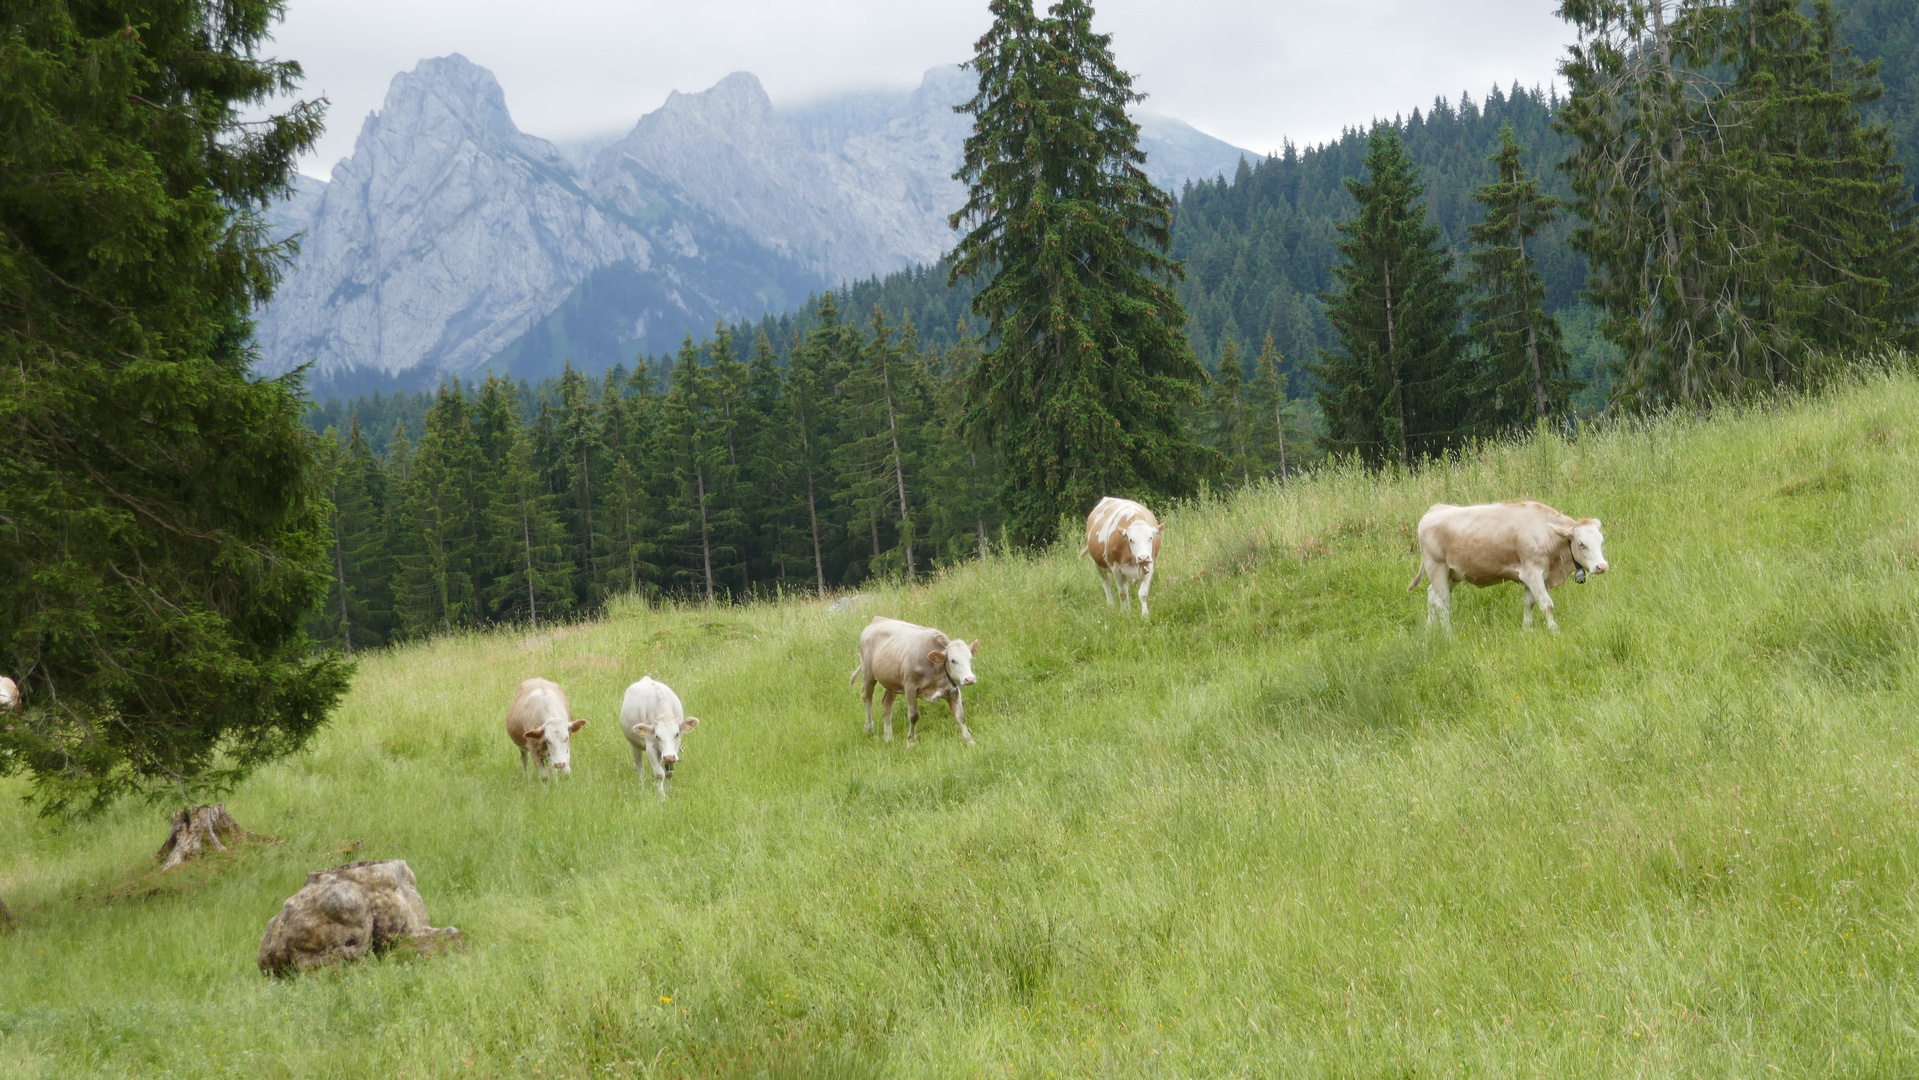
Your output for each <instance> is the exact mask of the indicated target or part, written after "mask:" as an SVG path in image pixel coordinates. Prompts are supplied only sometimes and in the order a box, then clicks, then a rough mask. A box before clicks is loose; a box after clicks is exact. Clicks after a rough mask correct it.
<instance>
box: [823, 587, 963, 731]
mask: <svg viewBox="0 0 1919 1080" xmlns="http://www.w3.org/2000/svg"><path fill="white" fill-rule="evenodd" d="M977 652H979V641H978V640H975V641H974V642H973V643H972V644H971V645H968V644H967V643H966V642H965V641H964V640H963V639H960V638H948V637H947V636H946V635H945V634H942V633H940V632H939V631H938V630H935V629H933V628H932V627H930V626H915V625H913V624H912V623H910V622H901V621H900V620H898V619H889V618H887V617H886V616H884V615H875V616H873V621H872V622H870V623H867V624H866V629H864V630H862V631H860V666H859V667H856V668H854V669H853V677H852V678H851V679H850V680H848V682H849V684H850V685H854V686H857V685H859V681H860V679H861V677H862V676H863V677H865V679H866V688H865V689H864V690H862V691H861V693H860V696H861V697H862V698H864V699H865V701H866V733H867V734H868V735H871V734H873V684H875V683H878V684H879V685H881V686H884V687H886V700H885V701H884V702H883V703H882V707H883V709H884V711H885V713H886V741H887V742H892V741H893V699H894V698H897V697H898V696H900V695H901V694H904V695H906V719H907V727H906V745H908V746H912V745H913V743H914V742H915V740H917V739H918V737H919V727H920V699H921V698H931V699H933V700H938V699H940V698H945V699H946V703H947V705H949V706H951V707H952V710H953V722H954V723H956V724H958V725H959V729H960V738H962V739H965V740H966V741H967V743H969V744H970V743H972V741H973V733H972V732H970V731H968V730H966V705H965V703H964V702H962V701H961V700H960V693H961V689H962V688H963V687H968V686H971V685H973V684H974V683H976V682H978V681H979V680H978V679H976V678H974V677H973V654H974V653H977Z"/></svg>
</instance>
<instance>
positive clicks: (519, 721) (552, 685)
mask: <svg viewBox="0 0 1919 1080" xmlns="http://www.w3.org/2000/svg"><path fill="white" fill-rule="evenodd" d="M572 717H573V708H572V706H571V705H569V704H568V703H567V700H566V692H565V691H563V690H561V689H560V685H559V684H558V683H556V682H553V681H552V680H550V679H538V678H535V679H528V680H526V681H525V682H523V683H521V684H520V687H519V689H518V690H517V691H516V692H515V693H514V695H513V707H512V708H510V709H508V710H507V713H506V733H507V734H508V735H510V736H512V738H513V741H514V742H515V743H516V744H519V745H521V746H524V745H526V733H527V732H529V731H535V730H538V729H539V728H540V727H542V726H544V725H545V724H546V722H547V721H548V720H571V719H572Z"/></svg>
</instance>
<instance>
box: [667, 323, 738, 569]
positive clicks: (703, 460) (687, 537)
mask: <svg viewBox="0 0 1919 1080" xmlns="http://www.w3.org/2000/svg"><path fill="white" fill-rule="evenodd" d="M711 384H712V376H711V375H710V374H709V373H708V372H707V371H706V369H705V368H704V367H703V366H702V365H701V364H700V350H699V348H698V347H697V346H695V345H694V344H693V337H692V335H691V334H689V335H687V338H686V343H685V344H684V345H682V346H680V354H679V359H678V361H677V362H676V363H675V364H674V365H673V384H672V388H671V389H670V390H668V391H667V394H666V400H665V402H664V403H663V406H662V408H661V416H660V440H659V448H660V459H661V460H660V462H659V464H660V467H661V471H663V472H665V473H667V474H668V475H670V476H672V478H673V488H674V491H673V498H672V499H671V500H670V501H669V503H668V508H669V509H668V522H669V523H668V525H667V528H666V538H667V541H668V543H669V544H671V545H672V546H673V547H674V548H675V549H677V552H678V554H679V555H680V556H681V557H682V558H683V559H685V558H686V557H688V556H690V557H691V558H690V560H688V562H690V568H687V569H682V570H680V571H679V573H678V577H679V579H680V581H681V582H684V583H690V584H692V585H693V586H694V588H696V589H698V590H699V591H700V593H701V594H702V595H703V596H704V597H705V599H706V602H707V603H708V604H714V603H718V602H719V596H720V588H721V583H720V576H721V574H722V573H723V572H724V569H725V565H726V562H727V559H728V556H729V555H730V554H731V552H729V551H727V550H726V548H725V544H724V535H725V534H724V532H723V531H722V528H721V527H716V526H723V523H721V522H718V521H717V520H716V519H717V518H718V517H719V510H720V507H721V506H722V505H723V502H724V499H723V489H722V485H721V483H720V482H719V478H720V477H721V476H722V475H723V473H724V472H725V470H726V468H727V452H726V440H725V438H724V434H723V431H722V424H721V423H720V422H716V420H715V418H714V413H715V412H717V411H718V410H717V409H716V408H715V407H714V401H715V399H716V398H717V396H718V395H717V394H716V393H715V392H714V390H713V387H712V385H711ZM682 566H686V563H682Z"/></svg>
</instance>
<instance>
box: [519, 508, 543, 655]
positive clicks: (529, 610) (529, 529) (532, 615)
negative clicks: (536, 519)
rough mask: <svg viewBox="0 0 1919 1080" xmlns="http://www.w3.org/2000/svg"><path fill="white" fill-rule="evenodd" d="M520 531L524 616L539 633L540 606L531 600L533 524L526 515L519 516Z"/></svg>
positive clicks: (535, 631)
mask: <svg viewBox="0 0 1919 1080" xmlns="http://www.w3.org/2000/svg"><path fill="white" fill-rule="evenodd" d="M520 531H521V535H522V536H523V537H524V538H525V540H526V615H527V618H528V619H529V620H531V621H532V623H533V632H534V633H536V634H537V633H539V631H540V605H539V602H538V601H537V600H535V599H534V598H533V523H532V522H531V521H529V520H527V516H526V514H524V513H522V514H521V515H520Z"/></svg>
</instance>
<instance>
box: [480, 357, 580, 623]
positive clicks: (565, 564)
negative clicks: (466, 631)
mask: <svg viewBox="0 0 1919 1080" xmlns="http://www.w3.org/2000/svg"><path fill="white" fill-rule="evenodd" d="M488 382H489V383H491V382H492V380H488ZM506 415H507V416H508V417H509V418H511V420H512V423H511V424H510V426H509V427H508V429H507V430H506V432H505V433H504V434H505V440H504V447H503V450H504V456H503V457H502V459H501V462H500V466H499V469H498V471H497V472H495V473H494V474H493V477H492V484H491V495H492V497H491V499H490V500H489V501H488V506H487V515H488V518H489V525H490V528H489V530H488V532H489V534H490V535H491V537H492V540H493V547H494V550H493V552H492V553H491V555H492V558H491V560H490V561H491V563H492V565H493V566H495V567H496V568H497V569H496V572H495V574H494V576H493V577H492V578H491V579H490V580H488V581H487V583H486V587H485V592H486V599H487V606H488V609H489V611H490V612H491V613H492V616H493V618H495V619H501V620H508V621H513V620H518V619H521V618H524V619H525V620H526V621H527V624H528V625H529V626H530V627H532V628H533V629H535V630H537V629H539V626H540V619H541V618H542V617H544V618H545V619H546V620H547V621H548V622H555V621H558V620H559V619H561V618H564V617H565V616H566V614H567V613H568V611H569V610H571V609H572V607H573V604H574V592H575V587H574V584H573V580H572V579H573V575H574V573H575V572H576V567H575V564H574V563H573V561H572V559H570V558H568V557H567V544H568V539H569V537H568V536H567V531H566V528H565V527H564V526H563V525H562V524H561V523H560V517H559V514H558V513H556V512H555V509H554V506H553V502H554V499H553V496H551V495H548V494H546V493H545V491H544V490H543V487H544V485H543V484H542V483H541V482H540V478H539V475H538V473H537V472H536V470H535V469H534V467H533V444H532V442H531V441H530V440H529V439H528V438H527V437H526V435H525V432H524V431H523V430H522V429H521V427H520V424H519V423H518V419H519V418H518V415H517V413H515V412H509V413H507V414H506Z"/></svg>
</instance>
